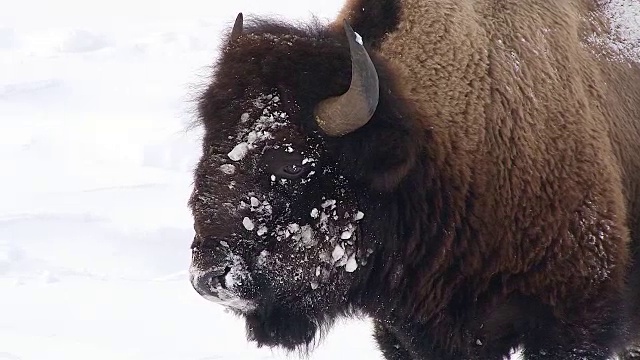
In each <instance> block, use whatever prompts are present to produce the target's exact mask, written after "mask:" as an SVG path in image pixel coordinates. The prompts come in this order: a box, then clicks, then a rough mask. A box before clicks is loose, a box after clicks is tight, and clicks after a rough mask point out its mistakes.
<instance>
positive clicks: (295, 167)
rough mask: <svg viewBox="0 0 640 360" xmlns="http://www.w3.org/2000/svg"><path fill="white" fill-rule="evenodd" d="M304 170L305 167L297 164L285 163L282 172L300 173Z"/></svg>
mask: <svg viewBox="0 0 640 360" xmlns="http://www.w3.org/2000/svg"><path fill="white" fill-rule="evenodd" d="M303 171H304V167H302V166H300V165H296V164H290V165H285V166H284V167H282V172H284V173H287V174H289V175H293V176H295V175H298V174H300V173H301V172H303Z"/></svg>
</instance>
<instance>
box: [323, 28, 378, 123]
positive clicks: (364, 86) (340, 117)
mask: <svg viewBox="0 0 640 360" xmlns="http://www.w3.org/2000/svg"><path fill="white" fill-rule="evenodd" d="M344 30H345V32H346V33H347V38H348V39H349V49H350V50H351V85H350V86H349V90H347V92H345V93H344V94H342V95H340V96H335V97H331V98H328V99H325V100H322V101H321V102H320V103H318V105H316V108H315V109H314V112H315V117H316V122H317V123H318V126H319V127H320V128H321V129H322V131H324V133H325V134H327V135H329V136H343V135H346V134H348V133H350V132H353V131H355V130H357V129H359V128H361V127H362V126H364V125H365V124H366V123H367V122H369V120H371V117H372V116H373V113H374V112H375V111H376V107H377V106H378V98H379V96H380V90H379V85H378V73H377V72H376V68H375V66H374V65H373V62H371V58H370V57H369V54H367V50H366V49H365V48H364V46H363V45H362V44H361V43H359V42H358V40H357V39H356V36H357V35H356V33H355V32H354V31H353V29H352V28H351V26H349V24H347V21H346V20H345V21H344Z"/></svg>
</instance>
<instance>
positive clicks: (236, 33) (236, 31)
mask: <svg viewBox="0 0 640 360" xmlns="http://www.w3.org/2000/svg"><path fill="white" fill-rule="evenodd" d="M242 23H243V17H242V13H238V16H236V22H235V23H234V24H233V30H231V37H230V41H231V42H233V41H236V40H237V39H238V38H239V37H240V35H242V25H243V24H242Z"/></svg>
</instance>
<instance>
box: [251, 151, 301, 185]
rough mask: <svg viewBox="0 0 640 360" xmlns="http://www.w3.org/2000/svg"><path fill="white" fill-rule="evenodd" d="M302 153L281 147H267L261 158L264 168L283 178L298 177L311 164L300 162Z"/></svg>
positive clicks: (291, 178)
mask: <svg viewBox="0 0 640 360" xmlns="http://www.w3.org/2000/svg"><path fill="white" fill-rule="evenodd" d="M302 159H303V157H302V155H301V154H299V153H296V152H293V153H289V152H285V151H282V150H281V149H268V150H267V151H265V153H264V157H263V159H262V161H263V166H264V168H265V170H267V171H268V172H270V173H271V174H273V175H275V176H277V177H280V178H284V179H290V180H294V179H299V178H301V177H303V176H305V175H307V174H308V173H309V172H310V171H311V164H302Z"/></svg>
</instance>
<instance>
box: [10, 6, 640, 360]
mask: <svg viewBox="0 0 640 360" xmlns="http://www.w3.org/2000/svg"><path fill="white" fill-rule="evenodd" d="M625 1H626V0H625ZM342 3H343V0H324V1H310V0H306V1H298V2H292V1H288V0H271V1H256V0H234V1H219V0H181V1H179V2H175V1H173V2H168V1H155V2H152V1H149V0H145V1H134V0H109V1H102V2H95V1H78V0H56V1H50V0H21V1H12V2H11V3H7V4H4V5H3V6H2V11H1V12H0V169H1V170H0V171H1V176H0V199H1V201H0V360H55V359H64V360H74V359H92V360H100V359H109V360H113V359H118V360H127V359H136V360H137V359H145V360H161V359H167V360H169V359H171V360H178V359H179V360H214V359H234V360H235V359H291V360H294V359H297V358H298V355H296V354H287V353H285V352H284V351H282V350H271V349H264V348H263V349H257V348H256V347H255V346H254V345H253V344H252V343H248V342H247V341H246V340H245V336H244V335H245V334H244V322H243V321H242V320H241V319H239V318H237V317H235V316H233V315H231V314H229V313H227V312H225V311H224V309H223V308H222V307H220V306H218V305H216V304H213V303H210V302H208V301H206V300H204V299H203V298H201V297H200V296H198V295H197V294H196V292H195V291H194V290H193V289H192V288H191V285H190V284H189V282H188V275H187V269H188V266H189V260H190V250H189V245H190V243H191V239H192V236H193V230H192V228H191V223H192V219H191V216H190V213H189V211H188V209H187V206H186V201H187V198H188V196H189V194H190V191H191V181H192V178H191V171H192V169H193V166H194V164H195V162H196V160H197V157H198V155H199V146H200V136H201V133H200V130H199V129H192V130H187V129H188V124H189V123H190V122H191V121H192V120H193V119H194V113H193V110H194V103H193V102H191V101H190V100H191V97H192V96H193V95H195V94H196V89H197V88H198V87H199V86H201V85H202V84H203V82H204V81H205V80H206V78H205V77H206V75H207V74H208V73H209V66H210V65H211V64H212V62H213V60H214V58H215V56H216V51H217V47H218V39H219V36H220V35H221V33H222V31H223V29H225V28H226V27H228V26H229V25H231V23H232V22H233V20H234V18H235V15H236V14H237V13H238V12H239V11H243V12H245V14H247V15H251V14H277V15H281V16H282V17H284V18H288V19H309V18H310V17H311V14H315V15H317V16H320V17H321V18H325V19H329V18H332V17H333V16H335V14H336V13H337V11H338V9H339V8H340V7H341V5H342ZM636 10H637V9H636ZM636 20H637V19H636ZM636 34H637V33H636ZM636 41H637V39H636ZM338 358H352V359H365V358H366V359H381V356H380V354H379V352H378V351H377V349H376V347H375V345H374V343H373V340H372V338H371V327H370V324H369V322H367V321H360V320H349V321H343V322H341V323H340V324H339V326H336V327H335V328H334V329H333V331H332V332H331V333H330V334H329V335H328V336H327V338H326V339H325V341H324V342H323V343H322V344H321V345H320V346H319V347H318V348H317V349H316V350H315V351H314V352H313V353H312V354H311V356H310V359H312V360H314V359H317V360H319V359H338Z"/></svg>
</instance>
